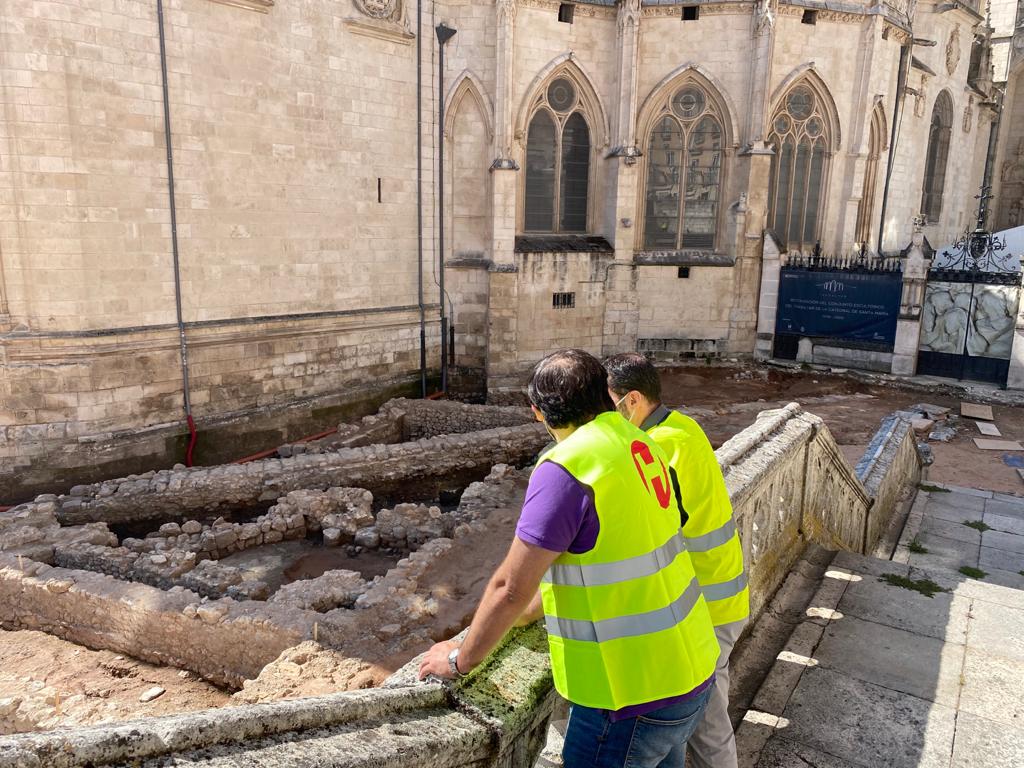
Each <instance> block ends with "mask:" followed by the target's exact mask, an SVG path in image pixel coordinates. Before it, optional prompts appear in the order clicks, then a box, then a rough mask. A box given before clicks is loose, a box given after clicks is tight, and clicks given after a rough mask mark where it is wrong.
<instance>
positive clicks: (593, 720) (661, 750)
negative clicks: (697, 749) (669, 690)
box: [562, 686, 714, 768]
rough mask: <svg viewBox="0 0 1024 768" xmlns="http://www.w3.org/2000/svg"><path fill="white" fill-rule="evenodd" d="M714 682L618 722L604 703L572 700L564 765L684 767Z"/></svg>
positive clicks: (581, 767)
mask: <svg viewBox="0 0 1024 768" xmlns="http://www.w3.org/2000/svg"><path fill="white" fill-rule="evenodd" d="M713 687H714V686H709V687H708V688H707V689H706V690H705V691H703V692H702V693H701V694H700V695H699V696H695V697H694V698H692V699H690V700H689V701H685V702H683V703H682V704H673V705H671V706H668V707H663V708H662V709H656V710H654V711H652V712H648V713H647V714H645V715H641V716H640V717H631V718H627V719H626V720H619V721H618V722H615V723H613V722H612V721H611V720H610V719H609V718H608V713H607V712H606V711H605V710H603V709H591V708H589V707H581V706H579V705H577V704H573V705H572V709H571V710H570V711H569V725H568V727H567V728H566V731H565V746H564V747H563V748H562V762H563V763H564V765H565V768H685V765H686V742H687V740H689V738H690V736H691V735H692V734H693V732H694V730H695V729H696V728H697V725H698V724H699V723H700V719H701V717H703V715H704V709H705V707H707V704H708V699H709V698H710V697H711V690H712V688H713Z"/></svg>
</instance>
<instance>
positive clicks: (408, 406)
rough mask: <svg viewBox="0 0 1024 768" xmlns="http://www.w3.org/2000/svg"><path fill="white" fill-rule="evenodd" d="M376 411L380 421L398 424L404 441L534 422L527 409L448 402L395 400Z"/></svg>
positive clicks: (518, 425)
mask: <svg viewBox="0 0 1024 768" xmlns="http://www.w3.org/2000/svg"><path fill="white" fill-rule="evenodd" d="M380 410H381V416H382V417H390V418H392V419H396V420H400V422H401V425H402V432H403V435H404V437H405V439H406V440H419V439H421V438H424V437H438V436H439V435H461V434H465V433H467V432H479V431H481V430H484V429H497V428H499V427H520V426H524V425H527V424H532V423H533V422H535V421H536V419H535V418H534V417H533V414H532V413H531V412H530V409H529V408H514V407H506V406H494V405H465V404H463V403H455V402H451V401H448V400H406V399H397V400H391V401H389V402H387V403H385V404H384V405H383V406H381V409H380Z"/></svg>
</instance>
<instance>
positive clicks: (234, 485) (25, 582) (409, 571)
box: [0, 400, 548, 701]
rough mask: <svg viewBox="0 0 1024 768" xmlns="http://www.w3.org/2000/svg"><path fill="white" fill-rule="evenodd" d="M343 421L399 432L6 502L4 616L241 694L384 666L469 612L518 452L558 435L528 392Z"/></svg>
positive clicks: (515, 490) (496, 550)
mask: <svg viewBox="0 0 1024 768" xmlns="http://www.w3.org/2000/svg"><path fill="white" fill-rule="evenodd" d="M339 434H342V435H347V436H348V438H351V437H352V436H353V435H356V434H358V435H360V436H362V437H365V436H367V435H370V436H374V437H383V438H385V439H387V440H390V442H383V443H375V444H371V445H365V446H355V447H352V446H351V445H349V446H335V447H334V448H333V449H329V448H325V447H323V446H320V447H318V448H317V452H308V453H301V454H299V455H292V456H287V457H284V458H282V457H281V456H280V455H279V456H277V457H272V458H268V459H264V460H261V461H254V462H251V463H248V464H240V465H227V466H219V467H204V468H196V469H190V470H189V469H181V468H176V469H173V470H164V471H160V472H153V473H148V474H147V475H140V476H134V477H128V478H122V479H117V480H111V481H106V482H103V483H98V484H96V485H93V486H82V487H76V488H75V489H73V490H72V492H71V493H70V494H68V495H65V496H52V495H47V496H41V497H38V498H37V499H35V500H33V501H32V502H29V503H27V504H23V505H20V506H19V507H16V508H14V509H12V510H10V511H8V512H6V513H3V514H0V626H2V627H3V628H5V629H9V630H15V629H31V630H41V631H44V632H47V633H49V634H52V635H55V636H57V637H60V638H63V639H65V640H68V641H71V642H74V643H77V644H80V645H84V646H88V647H89V648H93V649H104V650H110V651H114V652H118V653H123V654H127V655H130V656H132V657H135V658H137V659H141V660H144V661H148V662H152V663H156V664H161V665H169V666H174V667H177V668H180V669H182V670H187V671H189V672H191V673H194V674H195V675H198V676H200V677H202V678H203V679H205V680H208V681H210V682H212V683H215V684H217V685H221V686H226V687H229V688H231V689H242V690H241V691H240V693H239V694H238V695H239V697H241V699H242V700H243V701H261V700H269V699H274V698H280V697H281V696H285V695H310V694H311V693H315V692H326V691H336V690H345V689H346V688H350V687H352V688H359V687H366V686H367V685H373V684H375V683H376V682H379V681H380V680H382V679H383V678H384V677H386V675H387V674H388V673H389V671H392V670H394V669H395V668H397V666H399V665H400V664H401V663H404V662H405V661H407V660H408V659H409V658H410V657H412V656H413V655H415V654H416V653H417V652H419V651H421V650H423V649H424V648H426V647H429V645H430V644H431V643H432V642H433V641H434V639H435V638H436V637H441V636H447V635H448V634H452V633H455V632H458V631H459V630H460V629H461V628H462V627H463V626H464V625H465V622H466V621H468V619H469V617H470V614H471V611H472V607H473V606H474V605H475V602H476V600H477V599H478V597H479V593H480V591H481V590H482V586H483V584H482V582H481V581H480V579H479V578H478V577H477V576H476V574H477V573H485V574H487V573H490V570H492V569H493V567H494V566H495V565H496V564H497V561H498V560H500V557H501V555H502V554H503V550H504V547H507V544H508V542H509V540H510V539H511V527H510V526H511V524H512V523H513V522H514V519H515V511H516V510H517V509H518V504H519V502H520V500H521V498H522V495H523V493H524V491H525V483H526V479H527V477H528V474H527V473H526V472H524V471H521V470H519V469H517V468H516V465H518V466H523V465H525V464H527V463H529V462H530V461H532V460H533V458H534V457H535V456H536V454H537V453H538V452H539V450H540V449H541V448H543V446H544V445H545V444H546V443H547V442H548V436H547V434H546V433H545V432H544V430H543V428H542V427H540V425H538V424H536V423H535V422H534V421H533V420H532V417H531V416H530V414H529V412H528V411H525V412H524V410H523V409H518V408H491V407H486V406H467V405H462V404H457V403H445V402H430V401H423V402H414V401H403V400H399V401H392V402H389V403H387V404H385V406H383V407H382V408H381V411H380V413H378V414H376V415H374V416H370V417H366V418H364V419H363V420H362V422H360V424H358V425H342V427H341V428H340V429H339ZM357 442H358V440H357ZM285 448H286V447H285ZM282 452H283V453H286V454H287V453H289V451H288V450H286V449H285V450H283V451H279V454H280V453H282ZM378 494H380V495H379V496H378ZM395 499H401V500H400V501H397V502H396V501H394V500H395ZM260 505H263V511H261V512H258V513H256V514H246V513H245V510H246V509H253V508H259V506H260ZM268 505H269V506H268ZM496 515H500V517H501V521H500V524H499V526H498V527H501V526H504V528H505V529H507V531H506V533H507V535H505V534H502V535H500V538H496V537H495V519H494V518H495V516H496ZM126 531H130V532H131V533H132V534H133V535H125V532H126ZM118 533H120V534H121V535H120V536H119V535H118ZM462 553H469V557H468V558H467V563H466V568H465V569H461V570H462V571H463V572H462V573H458V572H457V571H458V570H459V569H458V568H457V567H455V568H453V565H456V566H457V563H458V561H459V560H460V559H463V558H462ZM481 558H482V559H481ZM466 574H470V575H471V576H472V578H469V579H467V578H465V576H466ZM303 644H306V645H303ZM296 648H299V649H304V650H296ZM264 670H266V673H265V674H262V676H261V673H263V672H264Z"/></svg>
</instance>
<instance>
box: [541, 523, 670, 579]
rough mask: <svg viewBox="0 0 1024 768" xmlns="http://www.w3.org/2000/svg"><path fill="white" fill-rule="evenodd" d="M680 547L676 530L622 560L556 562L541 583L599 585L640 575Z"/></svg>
mask: <svg viewBox="0 0 1024 768" xmlns="http://www.w3.org/2000/svg"><path fill="white" fill-rule="evenodd" d="M684 551H686V543H685V540H684V538H683V534H682V532H679V533H677V534H676V535H675V536H673V537H672V538H671V539H669V540H668V541H666V542H665V543H664V544H662V545H661V546H660V547H658V548H657V549H655V550H652V551H651V552H647V553H645V554H643V555H637V556H636V557H630V558H627V559H625V560H619V561H617V562H613V563H595V564H594V565H580V564H578V563H556V564H554V565H552V566H551V567H550V568H549V569H548V572H547V573H546V574H544V578H543V579H542V583H544V584H562V585H564V586H569V587H601V586H605V585H606V584H618V583H619V582H622V581H630V580H631V579H642V578H643V577H645V576H652V575H653V574H655V573H657V572H658V571H660V570H661V569H662V568H664V567H665V566H667V565H669V564H670V563H671V562H672V561H673V560H675V559H676V557H677V556H678V555H679V553H680V552H684Z"/></svg>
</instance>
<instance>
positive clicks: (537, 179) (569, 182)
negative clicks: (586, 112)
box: [524, 77, 591, 232]
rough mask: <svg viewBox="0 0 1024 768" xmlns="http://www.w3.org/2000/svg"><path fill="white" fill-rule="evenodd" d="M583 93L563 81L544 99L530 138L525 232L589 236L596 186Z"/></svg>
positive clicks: (551, 87) (533, 120)
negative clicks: (592, 189) (581, 103)
mask: <svg viewBox="0 0 1024 768" xmlns="http://www.w3.org/2000/svg"><path fill="white" fill-rule="evenodd" d="M578 106H579V92H578V88H577V87H576V84H575V83H573V82H572V80H570V79H569V78H567V77H557V78H555V79H554V80H553V81H552V82H551V84H550V85H549V86H548V87H547V88H546V89H545V90H544V93H543V95H542V96H541V97H540V99H539V100H538V103H537V105H536V108H535V112H534V114H533V117H532V118H531V119H530V125H529V129H528V131H527V135H526V174H525V176H526V182H525V184H526V189H525V196H524V197H525V207H526V212H525V217H524V229H525V230H526V231H527V232H586V231H587V209H588V199H587V195H588V192H589V187H590V147H591V142H590V128H589V126H588V125H587V120H586V118H585V117H584V116H583V114H582V112H581V111H580V110H579V109H578Z"/></svg>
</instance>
